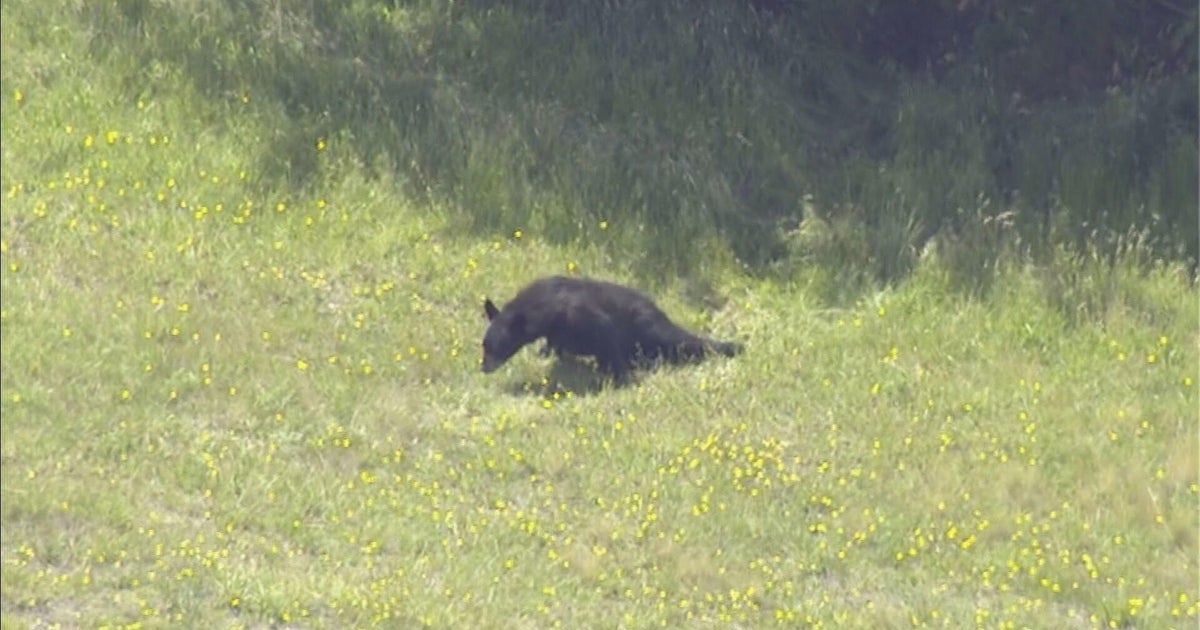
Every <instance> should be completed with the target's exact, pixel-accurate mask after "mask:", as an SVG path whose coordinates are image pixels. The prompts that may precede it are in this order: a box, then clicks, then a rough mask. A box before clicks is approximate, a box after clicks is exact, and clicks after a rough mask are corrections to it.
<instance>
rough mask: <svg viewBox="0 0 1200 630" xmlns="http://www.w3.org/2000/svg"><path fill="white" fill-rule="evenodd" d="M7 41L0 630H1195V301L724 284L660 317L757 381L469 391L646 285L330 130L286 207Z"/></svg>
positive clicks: (228, 152) (40, 45)
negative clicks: (502, 221)
mask: <svg viewBox="0 0 1200 630" xmlns="http://www.w3.org/2000/svg"><path fill="white" fill-rule="evenodd" d="M3 11H4V15H3V18H4V22H5V24H6V26H5V38H4V49H3V54H4V56H5V59H6V63H5V65H4V68H3V85H2V90H0V92H2V97H3V99H4V101H3V107H2V109H0V117H2V120H0V122H2V124H0V129H2V131H0V134H2V137H0V140H2V142H0V150H2V151H3V168H2V169H0V180H2V183H3V190H2V193H3V195H4V197H3V206H2V207H3V212H2V219H0V221H2V227H3V237H2V239H0V245H2V247H0V274H2V277H0V291H2V295H0V304H2V306H0V323H2V326H3V330H2V334H0V337H2V339H3V343H2V344H0V359H2V365H3V381H2V383H0V396H2V398H0V423H2V425H0V426H2V429H3V441H2V444H3V446H2V459H0V484H2V485H0V491H2V494H3V503H2V508H0V509H2V515H3V529H2V533H0V538H2V540H0V561H2V563H3V564H2V565H0V571H2V573H0V577H2V581H3V589H2V592H0V604H2V606H0V609H2V613H0V617H2V620H3V627H4V628H6V629H7V628H55V627H61V628H75V627H96V628H99V627H111V628H116V627H124V628H133V627H147V628H154V627H169V626H175V627H222V628H225V627H228V628H267V627H279V628H352V627H385V628H389V627H422V626H427V627H454V628H459V627H516V628H543V627H564V628H577V627H630V628H638V627H664V626H665V627H681V626H686V627H691V626H696V625H700V626H704V625H726V624H730V625H740V626H742V627H769V626H773V625H776V624H779V625H784V626H800V627H834V626H839V627H840V626H848V627H860V628H888V627H947V628H962V627H973V626H978V627H988V628H991V627H1047V628H1051V627H1053V628H1093V627H1099V628H1107V627H1113V628H1121V627H1136V628H1169V627H1176V628H1187V627H1194V626H1195V625H1196V623H1197V619H1198V617H1200V608H1198V607H1200V603H1198V601H1200V584H1198V583H1197V572H1198V571H1200V565H1198V560H1197V557H1198V530H1197V513H1198V510H1200V451H1198V427H1197V408H1198V404H1200V398H1198V394H1197V384H1196V380H1197V377H1198V374H1197V367H1198V365H1200V353H1198V348H1200V313H1198V311H1197V297H1198V296H1197V292H1196V288H1195V285H1194V282H1193V281H1192V280H1191V279H1190V277H1189V275H1188V273H1187V270H1186V269H1185V268H1183V267H1181V266H1177V265H1174V264H1170V263H1155V262H1153V261H1142V260H1138V259H1137V257H1136V254H1137V250H1136V249H1134V250H1132V251H1131V252H1130V253H1128V254H1126V255H1125V256H1123V257H1122V258H1121V259H1119V260H1118V261H1117V262H1115V263H1110V262H1108V261H1107V260H1106V259H1105V258H1104V257H1103V256H1100V255H1094V254H1091V253H1088V252H1087V251H1086V250H1074V249H1070V248H1063V249H1062V250H1060V251H1059V252H1057V253H1055V254H1054V255H1052V256H1051V257H1049V258H1048V259H1047V260H1046V261H1044V262H1042V263H1039V264H1037V265H1034V264H1032V263H1028V262H1022V261H1021V259H1019V258H1016V257H1013V258H1012V259H1006V261H1005V262H1002V263H999V264H996V265H995V267H994V269H993V273H994V278H993V279H992V281H991V283H990V288H989V289H988V290H987V291H981V292H977V293H971V292H963V291H959V290H957V288H956V287H958V286H959V282H960V281H959V280H958V279H957V276H956V273H958V272H959V270H957V269H956V268H955V267H954V265H950V264H947V262H946V261H947V260H959V259H958V258H953V256H954V255H955V254H954V251H953V250H952V249H951V248H950V247H949V246H947V247H946V248H944V249H941V250H938V251H932V250H931V251H929V252H927V255H926V256H924V257H922V258H921V259H920V260H918V261H916V262H914V263H913V265H914V271H913V273H912V275H911V277H910V278H909V279H908V280H907V281H905V282H903V283H900V284H898V285H897V286H894V287H893V288H890V289H887V290H879V289H872V290H860V291H859V292H858V297H857V298H853V299H848V298H846V296H845V295H838V296H837V297H838V298H839V299H836V300H834V299H828V298H829V297H830V296H831V295H832V294H834V293H836V291H834V289H833V288H831V280H830V278H838V277H839V276H838V275H837V274H836V273H835V272H834V271H828V270H825V269H822V268H807V267H805V268H800V269H796V270H792V272H791V273H788V274H782V273H781V274H779V275H777V276H772V277H770V278H766V279H764V278H762V277H758V276H755V275H753V274H748V273H746V272H745V271H743V270H741V269H740V268H738V267H737V266H735V265H733V264H731V263H724V264H723V263H721V257H720V255H718V256H715V257H713V258H708V259H705V260H704V261H703V262H704V264H705V265H707V266H706V267H704V268H703V269H702V270H700V271H699V272H698V273H697V274H696V277H697V278H707V279H708V283H705V282H702V281H701V280H699V279H695V278H693V279H691V280H679V281H670V280H665V281H662V282H659V283H657V284H656V285H654V286H649V287H647V288H649V289H651V290H652V291H653V292H654V294H655V295H656V296H657V297H658V298H659V299H660V302H661V303H662V304H663V305H664V307H665V308H666V309H667V310H668V311H669V312H670V313H671V314H672V315H674V316H675V317H676V319H677V320H678V321H680V322H681V323H683V324H685V325H687V326H689V327H693V328H697V329H701V330H705V331H707V332H710V333H712V334H714V335H715V336H718V337H722V338H731V339H733V338H736V339H739V340H741V341H744V342H745V343H746V345H747V347H748V350H747V352H746V353H745V354H744V355H742V356H740V357H738V358H736V359H730V360H727V359H718V360H713V361H710V362H708V363H705V364H702V365H700V366H695V367H689V368H681V369H667V370H662V371H658V372H653V373H647V374H643V375H641V376H640V378H639V382H638V383H637V385H636V386H633V387H627V388H620V389H607V388H604V387H602V386H601V385H600V384H598V383H597V382H596V381H595V379H594V377H593V376H591V374H590V373H589V372H588V371H587V370H586V369H584V368H582V367H580V366H576V365H570V364H568V365H558V364H556V363H554V362H553V361H551V360H548V359H541V358H538V357H536V356H535V353H534V352H532V351H531V350H526V351H525V352H523V353H522V354H521V355H518V357H516V358H515V359H514V361H513V362H512V363H511V364H510V366H508V367H506V368H504V369H502V370H501V371H499V372H498V373H496V374H492V375H488V376H484V375H482V374H480V373H479V367H478V366H479V358H480V350H479V341H480V339H481V337H482V333H483V328H484V321H483V316H482V308H481V304H482V298H483V296H485V295H487V296H491V297H493V298H496V299H499V300H504V299H507V298H509V297H511V296H512V295H513V294H514V292H515V291H516V290H517V289H518V288H519V287H520V286H521V285H523V284H524V283H525V282H527V281H528V280H530V279H532V278H533V277H535V276H537V275H541V274H546V273H577V274H587V275H595V276H600V277H605V278H613V279H617V280H624V281H628V282H645V280H644V279H643V278H644V277H645V276H646V275H647V274H644V273H643V270H640V269H635V268H632V265H631V264H629V263H628V262H623V261H624V260H625V259H624V258H623V257H622V256H621V251H622V248H629V247H633V246H634V245H630V244H629V243H627V242H624V241H620V240H619V239H618V238H617V237H616V236H613V237H611V240H606V239H609V238H610V237H609V236H608V235H609V234H610V233H617V232H621V231H622V230H624V229H625V228H626V226H622V225H620V224H619V223H618V222H617V221H616V220H613V221H611V222H605V223H603V224H602V223H601V220H600V219H596V218H589V219H588V220H589V221H591V222H593V223H594V225H589V226H587V228H586V229H587V230H588V231H589V233H590V234H594V235H595V238H594V239H592V240H591V242H590V243H589V244H585V245H566V246H564V245H556V244H553V243H554V242H557V239H547V238H544V237H543V236H542V235H541V234H539V233H538V231H537V229H536V226H531V225H515V224H514V225H503V226H499V227H497V228H496V229H494V230H493V231H491V232H490V233H480V232H479V231H478V230H467V229H465V227H464V225H463V222H462V220H461V215H460V213H458V212H457V211H456V209H455V208H450V207H446V206H444V205H439V204H437V203H424V202H422V203H417V202H414V201H412V200H411V199H410V198H408V197H406V195H405V191H406V190H407V188H406V182H398V181H393V180H391V179H389V178H388V177H387V176H385V175H380V174H379V173H378V172H376V170H375V169H371V168H368V166H366V165H364V164H363V163H362V160H361V153H360V152H359V151H358V150H357V149H356V148H355V147H354V146H348V144H349V143H353V142H355V140H354V139H353V138H347V137H343V136H338V135H334V136H326V135H323V134H321V133H320V132H319V131H314V132H312V133H311V134H308V136H307V138H306V140H305V141H303V142H300V141H296V142H295V147H296V149H295V150H296V152H297V153H296V154H295V155H290V156H288V159H289V160H290V162H291V163H296V164H305V165H306V166H305V168H306V169H307V170H306V173H308V179H307V181H306V182H305V185H304V186H299V187H298V186H295V185H294V182H293V181H291V180H290V179H289V177H287V176H286V174H282V175H279V174H271V172H272V171H271V168H268V167H267V166H264V164H269V163H268V162H265V161H264V160H263V158H262V153H263V151H264V150H265V149H264V143H265V140H264V139H265V138H269V137H272V133H274V131H275V130H278V129H283V128H285V127H287V126H288V125H289V122H288V119H287V118H286V117H285V114H284V113H283V112H281V111H276V110H275V109H274V108H273V107H271V106H260V105H259V103H258V102H257V101H256V100H255V99H253V98H251V99H249V100H248V102H247V101H245V100H243V99H242V98H241V96H240V95H238V94H231V95H230V96H229V98H227V99H212V98H209V97H208V96H207V95H205V94H203V93H199V92H197V91H195V90H192V89H190V88H189V87H188V84H187V82H185V81H182V80H180V77H178V76H176V75H174V74H172V72H173V71H172V70H170V69H169V68H158V69H155V68H146V69H145V72H147V73H153V72H157V71H159V70H161V71H162V72H163V73H164V74H163V75H162V76H161V77H159V81H160V83H157V84H156V85H158V86H159V92H158V93H157V94H142V95H131V94H130V93H128V92H127V91H126V90H125V89H124V88H123V86H124V84H123V83H122V77H124V76H127V74H122V72H123V71H122V69H121V67H120V66H115V67H110V66H95V65H92V64H90V63H89V62H88V60H87V58H86V55H85V54H84V53H83V51H85V50H86V43H87V42H88V39H87V37H88V35H87V33H84V32H81V31H79V30H74V29H63V28H58V27H56V26H55V24H54V23H53V21H47V22H46V23H39V24H36V25H35V24H34V23H33V22H31V21H30V19H29V15H27V14H28V13H29V10H28V8H24V7H23V5H21V6H18V7H16V8H14V5H12V4H11V3H9V4H5V5H4V7H3ZM12 19H21V20H24V21H22V22H20V23H19V24H20V25H19V26H14V22H13V21H11V20H12ZM63 54H65V55H66V57H65V59H64V57H63ZM14 60H16V61H15V63H14ZM304 129H305V128H303V127H302V128H301V129H291V130H290V131H289V133H290V134H292V135H293V136H296V137H299V136H303V135H304ZM714 260H715V261H716V262H714ZM824 262H825V263H826V264H831V263H832V262H833V261H824ZM847 264H849V263H847ZM649 275H653V274H649ZM830 304H846V305H845V306H830ZM555 383H564V384H565V385H563V386H556V385H555Z"/></svg>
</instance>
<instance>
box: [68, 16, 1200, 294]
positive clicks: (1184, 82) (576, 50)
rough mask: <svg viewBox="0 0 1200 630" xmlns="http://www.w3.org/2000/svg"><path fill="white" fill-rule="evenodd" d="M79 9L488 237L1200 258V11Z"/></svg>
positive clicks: (264, 165) (868, 252) (103, 33)
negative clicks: (1199, 49)
mask: <svg viewBox="0 0 1200 630" xmlns="http://www.w3.org/2000/svg"><path fill="white" fill-rule="evenodd" d="M85 6H86V8H85V9H84V11H86V12H87V13H86V18H87V19H88V20H89V21H90V23H91V28H92V29H93V31H94V33H95V39H94V41H95V54H96V56H97V57H98V58H99V59H101V60H103V58H104V57H105V56H106V55H114V54H131V55H137V56H140V57H141V59H142V63H141V66H142V67H144V68H146V69H147V75H146V76H143V77H131V78H130V86H129V87H130V90H131V93H135V94H139V95H145V96H149V97H151V98H152V97H153V91H154V90H155V85H156V82H155V81H154V80H153V78H152V76H151V74H150V73H151V72H163V71H167V72H179V73H182V74H183V75H184V76H185V77H187V78H188V79H190V81H191V82H192V84H193V85H194V86H195V87H196V89H197V90H198V92H199V93H200V94H202V95H204V96H205V97H208V98H212V99H219V100H222V101H227V102H228V103H230V107H231V108H233V107H236V106H239V105H240V104H241V102H242V98H243V97H245V96H249V97H250V98H251V99H252V100H253V102H254V103H257V104H258V106H259V107H267V108H278V109H279V110H280V111H283V112H286V116H287V118H288V120H290V121H291V122H290V124H288V125H280V126H279V128H277V129H275V133H274V136H273V137H272V138H269V139H268V141H267V142H265V143H264V145H263V147H262V152H261V155H260V156H259V160H260V169H259V173H260V175H261V176H262V177H263V178H264V180H267V181H271V182H274V181H277V180H279V179H283V180H285V181H288V182H290V183H291V185H293V186H297V187H304V186H309V185H314V184H316V183H319V181H320V178H319V173H318V172H317V168H318V167H317V161H316V159H315V157H314V156H313V152H312V150H311V147H312V145H313V142H314V138H315V137H317V136H320V137H326V138H330V139H332V140H334V141H337V142H339V143H341V144H342V145H343V146H350V147H353V151H354V153H355V155H356V159H358V160H359V161H360V162H361V163H362V164H363V165H365V166H366V167H367V168H368V169H370V170H372V171H373V172H376V173H385V172H386V173H387V174H389V175H398V176H399V177H400V178H401V180H402V181H403V182H404V183H405V185H406V188H407V192H408V193H409V194H411V195H414V196H416V197H418V198H423V199H426V200H428V201H429V202H431V203H439V204H443V203H444V205H446V206H448V207H451V208H454V209H456V210H460V211H461V213H462V217H461V218H462V219H463V223H464V225H468V226H470V227H471V228H473V229H476V230H480V231H486V232H495V231H502V232H509V231H511V230H513V229H515V228H523V229H526V230H529V231H533V232H536V233H537V234H538V235H539V236H541V237H544V238H547V239H550V240H552V241H557V242H568V241H573V240H577V239H578V240H588V241H594V240H596V239H598V238H605V239H608V240H606V241H604V242H606V243H609V244H610V245H611V246H612V247H619V248H621V249H622V251H621V258H622V259H631V258H632V259H635V260H636V257H641V258H642V259H643V260H644V262H647V263H651V264H648V265H645V267H647V268H654V269H669V270H672V271H675V272H687V271H688V270H689V269H690V268H691V266H692V265H695V264H696V263H697V260H699V259H701V258H702V257H703V256H704V255H707V252H708V251H710V250H711V249H712V248H710V247H708V245H710V244H712V243H714V242H721V243H724V244H725V245H727V246H728V247H729V248H730V249H731V250H732V251H733V252H734V253H735V254H736V255H737V256H738V258H739V259H740V260H741V261H743V262H745V263H746V264H748V265H750V266H751V267H752V268H757V269H777V270H778V269H782V270H784V271H786V270H789V269H793V268H795V266H796V265H818V266H820V265H825V266H831V267H844V266H846V265H852V266H853V267H854V269H855V271H854V273H855V274H857V276H856V277H858V276H861V278H862V279H864V280H877V279H882V280H892V279H896V278H900V277H903V276H904V275H905V274H906V273H907V272H908V271H909V270H910V269H911V268H912V266H913V265H914V264H915V261H916V259H917V258H918V257H919V256H920V255H921V252H922V251H923V250H925V249H927V248H928V246H929V244H930V243H931V242H932V241H936V242H937V245H938V246H939V252H940V253H941V254H942V255H943V256H945V257H947V258H948V259H949V260H950V261H951V262H952V264H954V265H958V266H960V267H964V268H967V269H968V271H967V272H966V274H967V275H971V274H977V273H978V272H979V271H980V270H982V271H986V270H987V269H988V268H989V266H990V265H994V264H995V260H996V258H997V257H999V256H1001V255H1002V254H1004V253H1006V252H1012V251H1017V252H1020V253H1021V254H1022V255H1034V256H1037V255H1040V254H1042V253H1046V252H1051V251H1053V250H1054V248H1055V247H1057V246H1060V245H1064V244H1066V245H1068V246H1071V247H1093V248H1099V249H1100V250H1101V251H1104V252H1108V253H1115V252H1117V251H1118V250H1120V249H1121V248H1123V247H1124V248H1128V247H1130V243H1136V244H1137V246H1138V247H1139V248H1144V249H1145V250H1147V251H1152V252H1154V256H1160V257H1167V258H1186V259H1191V260H1193V261H1194V260H1195V259H1196V258H1197V254H1198V251H1197V249H1198V245H1197V238H1198V237H1197V234H1198V232H1200V226H1198V224H1197V206H1198V203H1200V201H1198V198H1197V187H1198V184H1197V172H1198V163H1197V89H1198V86H1197V81H1196V67H1197V62H1196V32H1197V8H1196V6H1195V5H1185V4H1181V3H1175V2H1172V1H1169V0H1157V1H1154V2H1134V1H1132V0H1100V1H1092V0H1069V1H1066V2H1059V3H1039V2H1032V1H1027V2H1003V3H1002V2H994V1H993V2H988V1H971V0H965V1H956V2H951V1H936V2H927V3H917V4H913V3H889V2H883V1H882V0H859V1H856V2H846V3H809V2H786V1H783V0H747V1H745V2H732V3H731V2H718V1H716V0H711V1H706V2H684V1H682V0H670V1H667V2H646V1H633V0H629V1H620V0H608V1H595V2H583V3H559V2H551V1H548V0H525V1H520V0H516V1H510V2H504V3H494V2H456V3H442V2H432V1H424V2H422V1H418V2H396V1H384V0H355V1H350V2H324V1H315V2H310V3H298V4H292V3H281V2H267V3H264V2H247V1H244V0H225V1H224V2H219V3H204V4H200V5H191V4H185V5H177V4H163V3H154V2H150V1H149V0H133V1H127V2H109V3H89V4H87V5H85ZM211 122H213V123H214V124H220V121H211ZM602 221H605V222H608V223H609V224H610V225H611V229H610V230H609V231H607V232H602V231H601V230H600V228H599V227H598V226H599V225H600V223H601V222H602ZM839 273H840V272H839ZM853 280H854V278H853V277H849V276H841V275H839V276H838V278H837V280H836V281H837V282H847V281H849V282H852V281H853Z"/></svg>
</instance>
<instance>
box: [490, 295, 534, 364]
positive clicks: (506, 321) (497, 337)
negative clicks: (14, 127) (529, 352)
mask: <svg viewBox="0 0 1200 630" xmlns="http://www.w3.org/2000/svg"><path fill="white" fill-rule="evenodd" d="M483 312H484V313H485V314H486V315H487V318H488V322H489V323H488V329H487V332H486V333H484V335H483V371H484V372H485V373H488V372H493V371H495V370H496V368H498V367H500V366H501V365H504V364H505V362H507V361H508V360H509V359H511V358H512V356H513V355H514V354H516V353H517V350H520V349H521V348H523V347H524V346H525V344H527V343H529V342H530V341H531V340H530V339H529V338H528V334H527V332H526V330H525V324H526V322H525V314H524V313H520V312H512V311H511V310H510V311H509V312H503V311H501V310H500V309H498V308H496V305H495V304H493V303H492V301H491V300H488V299H485V300H484V302H483Z"/></svg>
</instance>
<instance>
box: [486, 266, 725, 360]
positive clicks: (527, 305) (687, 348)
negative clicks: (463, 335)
mask: <svg viewBox="0 0 1200 630" xmlns="http://www.w3.org/2000/svg"><path fill="white" fill-rule="evenodd" d="M484 312H485V313H486V314H487V317H488V319H489V320H490V324H489V325H488V329H487V333H486V334H485V335H484V337H483V371H484V372H492V371H493V370H495V369H496V368H498V367H500V366H501V365H504V363H505V362H506V361H508V360H509V359H510V358H512V356H513V355H514V354H516V353H517V351H518V350H520V349H521V348H523V347H525V346H526V345H527V344H530V343H532V342H533V341H535V340H537V339H540V338H545V339H546V345H545V347H544V348H543V349H542V351H541V352H542V354H543V355H549V354H550V353H551V352H553V353H556V354H558V355H559V356H562V355H563V354H573V355H577V356H593V357H595V358H596V362H597V364H598V365H599V367H600V370H601V371H603V372H606V373H608V374H611V375H613V376H615V377H623V376H625V375H626V374H627V373H628V372H629V370H630V369H632V368H633V367H634V366H635V365H636V364H638V363H639V362H641V361H646V360H649V361H655V360H659V359H661V360H665V361H668V362H670V363H684V362H689V361H696V360H699V359H701V358H703V357H704V356H705V355H707V354H709V353H711V352H716V353H719V354H723V355H725V356H730V357H731V356H734V355H736V354H738V353H740V352H741V351H742V346H741V344H737V343H727V342H722V341H716V340H713V339H709V338H707V337H701V336H699V335H695V334H693V333H691V332H688V331H687V330H684V329H683V328H680V327H679V326H677V325H675V323H673V322H672V321H671V320H670V318H668V317H667V315H666V314H665V313H663V312H662V310H661V309H659V308H658V307H657V306H656V305H655V304H654V301H653V300H651V299H650V298H649V297H646V296H645V295H643V294H642V293H640V292H638V291H636V290H634V289H631V288H629V287H624V286H621V285H619V284H613V283H611V282H603V281H599V280H587V279H583V278H567V277H563V276H552V277H549V278H542V279H541V280H538V281H536V282H534V283H533V284H530V285H529V286H527V287H525V288H524V289H522V290H521V292H520V293H518V294H517V296H516V297H515V298H513V300H512V301H511V302H509V303H508V304H506V305H505V306H504V308H503V309H498V308H496V305H495V304H493V303H492V301H491V300H485V301H484Z"/></svg>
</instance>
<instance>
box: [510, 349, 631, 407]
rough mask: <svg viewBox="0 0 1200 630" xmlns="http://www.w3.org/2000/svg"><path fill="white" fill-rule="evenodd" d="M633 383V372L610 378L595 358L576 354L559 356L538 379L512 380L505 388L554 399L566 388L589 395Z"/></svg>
mask: <svg viewBox="0 0 1200 630" xmlns="http://www.w3.org/2000/svg"><path fill="white" fill-rule="evenodd" d="M636 384H637V375H636V372H633V373H631V374H630V375H629V376H628V377H626V378H624V379H622V380H613V379H612V378H611V377H608V376H605V375H604V374H601V373H600V372H599V371H597V370H596V366H595V363H594V362H591V361H588V360H585V359H582V358H579V357H575V356H562V357H559V358H557V359H555V361H554V363H553V364H552V366H551V367H550V372H549V373H548V374H546V376H545V377H544V378H543V379H542V381H541V382H540V383H531V382H517V381H513V382H510V383H508V384H506V385H505V389H506V390H507V391H508V393H509V394H512V395H514V396H539V397H541V398H545V399H547V400H554V399H555V398H561V397H562V396H565V395H566V394H567V393H568V392H570V393H571V395H573V396H591V395H593V394H598V393H600V392H602V391H604V390H605V389H618V388H623V387H628V386H630V385H636Z"/></svg>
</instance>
